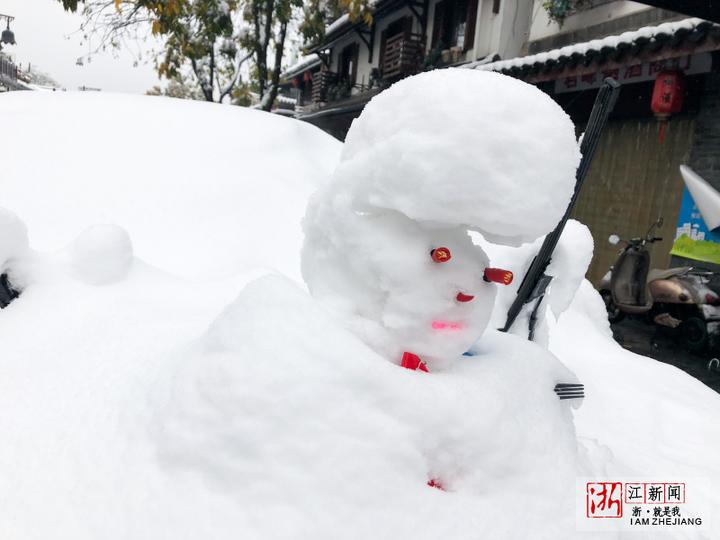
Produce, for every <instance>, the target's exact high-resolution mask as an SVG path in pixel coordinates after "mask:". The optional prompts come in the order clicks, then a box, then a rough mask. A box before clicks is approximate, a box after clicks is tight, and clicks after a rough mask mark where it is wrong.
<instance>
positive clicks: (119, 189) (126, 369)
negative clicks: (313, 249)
mask: <svg viewBox="0 0 720 540" xmlns="http://www.w3.org/2000/svg"><path fill="white" fill-rule="evenodd" d="M0 112H2V118H3V126H4V129H3V130H2V133H0V148H2V149H3V156H4V157H3V177H2V188H3V189H2V191H3V193H2V199H1V201H0V206H2V207H5V208H7V209H8V210H10V211H12V212H14V213H15V214H17V216H18V218H17V219H18V220H21V221H22V222H24V223H25V224H26V225H27V233H28V236H29V245H30V248H28V247H27V244H26V239H25V237H24V230H23V227H22V225H21V223H20V222H19V221H18V220H16V218H14V217H13V216H12V215H11V214H8V213H7V212H5V211H3V212H2V213H0V266H2V267H3V268H8V269H9V271H10V273H11V276H12V277H13V279H14V281H15V282H16V283H18V284H19V285H21V286H22V287H23V289H24V290H23V294H22V296H21V298H20V299H19V300H17V301H15V302H14V303H12V304H11V305H10V306H9V307H8V308H7V309H5V310H2V311H0V434H2V444H0V479H1V481H0V509H2V510H1V511H0V538H12V539H22V540H25V539H33V540H34V539H46V538H68V539H69V538H72V539H96V538H104V539H106V538H107V539H113V538H118V539H120V538H123V539H125V538H133V539H140V538H147V539H160V538H168V539H171V538H172V539H181V538H187V539H196V538H212V539H220V538H238V537H240V538H264V539H265V538H268V539H269V538H272V539H275V538H328V539H335V538H358V539H360V538H363V539H364V538H388V539H390V538H393V539H397V538H441V537H442V538H453V539H455V538H458V539H460V538H473V539H474V538H498V539H525V538H553V539H556V538H569V537H576V536H577V537H579V538H586V537H592V536H589V533H584V532H582V533H580V532H576V529H575V512H576V509H575V503H576V500H577V493H576V491H575V481H576V478H577V477H578V476H580V475H587V476H603V475H606V476H607V477H610V478H613V477H617V478H620V477H623V478H626V477H628V476H629V477H636V478H637V477H642V478H644V479H646V478H648V477H651V478H654V479H655V481H665V482H668V481H684V480H685V479H688V482H690V479H696V478H698V477H700V478H705V479H707V480H708V481H709V487H708V488H704V487H703V488H698V490H697V491H695V492H692V493H690V492H689V493H688V498H694V499H695V500H696V501H697V502H699V503H701V507H702V508H701V510H700V511H701V512H705V513H703V514H702V515H703V517H704V519H705V520H706V521H707V522H710V523H709V527H706V528H705V529H703V530H702V531H699V532H695V531H694V530H692V529H691V528H685V529H683V530H682V532H674V531H675V530H676V529H672V530H671V531H673V532H671V537H675V538H703V537H704V538H717V537H718V536H719V535H720V529H719V528H718V524H717V523H712V515H711V513H710V512H708V510H707V508H710V509H713V508H714V509H717V508H718V507H720V496H718V494H717V493H716V491H714V490H713V489H710V488H712V484H713V483H715V484H717V482H720V464H719V463H718V461H717V455H718V451H719V450H720V422H718V420H717V419H718V418H720V398H719V397H718V396H717V394H715V393H714V392H712V391H711V390H709V389H708V388H706V387H705V386H703V385H702V384H701V383H699V382H697V381H695V380H694V379H692V378H690V377H689V376H687V375H685V374H684V373H682V372H681V371H679V370H677V369H675V368H672V367H670V366H667V365H665V364H660V363H657V362H655V361H653V360H651V359H647V358H643V357H640V356H637V355H635V354H632V353H630V352H627V351H624V350H623V349H621V348H620V347H619V346H618V345H617V344H616V343H615V342H614V341H613V340H612V338H611V336H610V332H609V327H608V324H607V322H606V321H605V320H604V307H603V305H602V301H601V300H600V298H599V296H598V295H597V294H596V293H595V292H594V291H593V290H592V288H591V287H590V285H589V284H588V283H587V282H584V283H582V285H581V287H580V290H579V291H578V292H577V294H575V295H574V298H573V295H572V291H574V289H575V286H576V285H574V284H573V283H574V282H573V279H575V277H576V276H574V275H573V273H572V272H571V273H570V274H571V275H570V278H569V279H568V281H566V282H562V281H559V283H565V286H563V287H562V289H557V290H558V291H560V292H559V293H557V296H556V297H555V298H554V299H553V297H551V299H550V304H551V305H550V307H551V308H557V307H558V306H560V307H559V308H558V309H557V312H562V311H563V309H561V308H564V307H565V306H564V305H562V304H563V303H564V302H563V299H566V300H567V302H570V305H569V307H568V308H567V310H565V311H564V312H563V313H562V314H561V315H560V317H559V319H558V320H557V322H556V321H554V319H553V317H552V315H548V319H549V320H548V322H547V327H548V332H547V334H548V336H549V342H550V350H551V351H552V352H553V353H555V355H557V357H559V359H560V360H561V361H562V362H563V364H564V365H565V366H566V367H563V366H561V365H559V364H558V362H557V360H556V359H555V358H554V357H553V356H552V354H550V353H548V352H547V351H545V350H544V349H542V348H541V347H539V346H537V345H535V344H532V343H529V342H527V341H526V340H525V339H523V338H522V337H521V336H516V335H505V334H502V333H499V332H497V331H494V330H489V331H488V332H487V333H486V334H485V336H484V337H483V339H482V340H481V341H480V342H479V343H478V344H477V345H476V346H475V347H474V349H473V352H474V353H475V354H476V356H469V357H463V361H461V362H455V363H453V364H451V365H450V366H447V367H446V368H445V369H443V370H442V371H440V372H437V373H431V374H426V373H422V372H419V371H410V370H405V369H401V368H399V367H397V366H396V365H394V364H393V363H391V362H388V361H387V360H386V359H385V358H383V357H381V356H380V355H378V353H377V352H375V351H373V350H371V349H370V348H369V347H368V346H367V345H366V344H365V343H363V342H362V341H360V339H358V337H356V335H355V334H353V333H351V332H350V331H348V330H347V329H346V328H345V327H343V325H342V324H340V322H339V321H338V320H337V319H336V317H335V316H334V315H333V313H332V312H331V311H329V310H328V308H327V306H325V305H324V304H321V303H319V302H317V301H316V300H315V299H313V298H312V297H311V296H310V295H309V294H308V293H307V292H306V291H305V288H304V285H303V284H302V282H301V281H300V278H299V276H300V272H299V270H300V246H301V242H302V233H301V229H300V220H301V217H302V216H303V215H304V213H305V208H306V205H307V202H308V198H309V196H310V193H311V192H313V191H314V190H315V189H316V188H318V187H320V186H321V185H324V184H326V182H328V177H329V175H330V173H331V172H332V170H333V169H334V167H335V165H336V163H337V161H338V159H339V156H340V151H341V148H340V146H341V145H340V144H339V143H337V142H336V141H334V140H333V139H331V138H330V137H329V136H327V135H325V134H323V133H322V132H320V131H319V130H316V129H315V128H313V127H311V126H309V125H307V124H303V123H299V122H297V121H295V120H292V119H287V118H281V117H278V116H273V115H269V114H265V113H261V112H257V111H250V110H244V109H239V108H231V107H223V106H219V105H208V104H199V103H192V102H184V101H175V100H170V99H166V98H158V97H145V98H141V97H133V98H131V97H124V96H113V95H90V94H82V95H74V94H32V93H16V94H14V95H4V96H0ZM98 224H99V226H93V225H98ZM584 239H585V237H584V236H583V232H582V227H581V226H580V225H577V224H576V225H571V232H570V234H569V236H568V238H567V239H565V240H564V243H563V245H564V246H565V247H566V248H567V249H568V251H567V252H566V253H562V254H561V259H560V261H562V262H567V263H568V264H569V263H570V262H572V264H573V265H575V266H582V265H583V264H587V262H583V261H582V260H574V261H573V260H572V255H573V253H574V252H573V250H571V249H570V248H571V247H573V246H575V245H576V244H577V245H582V244H583V242H584V241H585V240H584ZM585 247H586V248H587V247H588V246H585ZM529 249H531V248H530V247H528V245H525V246H522V247H520V248H517V249H515V248H497V247H496V248H493V247H492V246H490V245H487V246H486V251H487V252H488V254H489V256H490V260H491V263H492V264H496V263H497V264H496V265H497V266H503V267H505V268H508V269H510V270H513V271H514V272H515V274H516V276H520V275H522V267H521V265H522V264H525V263H526V261H527V254H528V253H529ZM580 251H581V253H580V255H578V257H579V259H582V258H583V256H584V255H583V253H582V250H580ZM584 253H585V254H586V253H587V249H586V250H585V252H584ZM100 261H102V262H100ZM551 270H552V269H551ZM561 270H562V269H561V268H556V269H555V271H556V272H557V273H558V274H560V272H561ZM268 273H270V275H266V274H268ZM576 273H577V272H576ZM283 275H284V276H283ZM260 276H264V277H261V278H260V279H256V278H258V277H260ZM285 276H287V277H285ZM567 283H570V284H569V285H568V284H567ZM516 285H517V283H516ZM568 290H569V291H571V293H570V294H569V295H568V294H564V293H563V291H568ZM512 292H513V289H511V288H506V289H505V290H503V291H502V292H501V294H500V296H499V298H498V301H497V303H496V308H495V311H494V312H493V314H492V320H491V328H494V327H496V326H497V321H498V320H500V319H501V318H502V311H503V309H504V307H505V306H506V305H507V301H508V300H509V299H510V298H511V295H512ZM567 302H565V303H567ZM570 371H572V372H574V375H575V376H577V377H578V378H579V379H580V380H581V381H582V382H583V383H584V384H585V385H586V388H587V397H586V399H585V400H584V402H583V404H582V406H581V407H580V408H578V409H574V410H573V409H571V407H570V406H569V405H568V403H567V402H560V401H558V400H557V398H556V397H555V395H554V394H553V393H552V391H551V388H552V385H553V384H554V382H556V380H557V377H558V376H562V377H571V376H573V375H572V373H571V372H570ZM429 480H435V481H437V482H438V483H441V484H442V486H443V488H444V490H440V489H436V488H433V487H429V486H428V485H427V482H428V481H429ZM688 485H691V484H688ZM601 537H602V538H605V537H613V535H612V534H610V535H609V536H608V535H604V536H601ZM643 537H646V538H656V537H658V533H656V532H652V531H651V532H648V533H647V536H645V535H643V533H630V534H629V538H643Z"/></svg>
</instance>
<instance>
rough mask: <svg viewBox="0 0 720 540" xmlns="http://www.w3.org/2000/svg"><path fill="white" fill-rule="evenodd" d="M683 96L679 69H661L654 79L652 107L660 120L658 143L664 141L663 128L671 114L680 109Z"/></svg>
mask: <svg viewBox="0 0 720 540" xmlns="http://www.w3.org/2000/svg"><path fill="white" fill-rule="evenodd" d="M684 97H685V78H684V77H683V74H682V72H680V71H661V72H660V73H658V76H657V78H656V79H655V87H654V88H653V95H652V102H651V104H650V107H651V108H652V111H653V113H655V116H656V117H657V118H658V120H660V144H662V143H663V142H665V129H666V128H667V122H668V119H669V118H670V116H671V115H673V114H677V113H679V112H680V111H682V106H683V98H684Z"/></svg>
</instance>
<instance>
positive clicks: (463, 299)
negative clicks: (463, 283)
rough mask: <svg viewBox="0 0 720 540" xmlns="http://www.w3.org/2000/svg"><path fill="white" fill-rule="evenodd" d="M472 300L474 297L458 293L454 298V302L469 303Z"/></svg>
mask: <svg viewBox="0 0 720 540" xmlns="http://www.w3.org/2000/svg"><path fill="white" fill-rule="evenodd" d="M474 298H475V297H474V296H472V295H469V294H464V293H461V292H459V293H458V294H457V296H456V297H455V300H457V301H458V302H470V301H471V300H472V299H474Z"/></svg>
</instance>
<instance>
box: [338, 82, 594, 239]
mask: <svg viewBox="0 0 720 540" xmlns="http://www.w3.org/2000/svg"><path fill="white" fill-rule="evenodd" d="M579 162H580V152H579V149H578V145H577V141H576V139H575V132H574V127H573V123H572V121H571V120H570V118H569V117H568V116H567V114H565V112H563V110H562V109H561V108H560V106H559V105H557V104H556V103H555V102H554V101H553V100H552V99H551V98H550V97H548V96H547V95H546V94H544V93H543V92H541V91H540V90H538V89H537V88H535V87H534V86H531V85H529V84H526V83H524V82H521V81H519V80H516V79H513V78H511V77H507V76H504V75H500V74H497V73H492V72H481V71H477V70H469V69H444V70H435V71H430V72H427V73H422V74H420V75H416V76H414V77H409V78H407V79H403V80H402V81H400V82H398V83H396V84H394V85H393V86H392V87H390V88H389V89H388V90H385V91H384V92H382V93H380V94H378V95H377V96H376V97H374V98H373V99H372V100H371V101H370V102H369V103H368V104H367V105H366V106H365V109H364V110H363V112H362V114H361V115H360V117H359V118H358V119H356V120H355V121H354V122H353V124H352V127H351V128H350V131H349V133H348V136H347V140H346V142H345V146H344V149H343V153H342V157H341V162H340V164H339V166H338V168H337V170H336V178H337V179H338V180H339V181H342V182H344V183H345V184H347V185H348V189H351V190H352V191H353V197H354V199H355V201H356V204H357V205H358V207H360V208H362V207H363V206H369V207H373V208H385V209H393V210H397V211H399V212H402V213H403V214H405V215H406V216H408V217H409V218H411V219H414V220H418V221H423V222H435V223H444V224H453V225H465V226H467V227H469V228H473V229H477V230H479V231H480V232H481V233H482V234H483V235H485V236H486V237H487V238H489V239H496V240H502V241H504V242H512V243H515V244H518V243H520V242H527V241H532V240H534V239H536V238H538V237H539V236H542V235H543V234H546V233H547V232H549V231H550V230H552V229H553V228H554V227H555V225H557V223H558V221H559V220H560V218H561V217H562V215H563V213H564V212H565V209H566V208H567V205H568V203H569V201H570V197H571V195H572V191H573V186H574V183H575V170H576V169H577V166H578V164H579Z"/></svg>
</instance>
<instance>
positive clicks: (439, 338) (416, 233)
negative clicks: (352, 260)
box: [356, 214, 497, 363]
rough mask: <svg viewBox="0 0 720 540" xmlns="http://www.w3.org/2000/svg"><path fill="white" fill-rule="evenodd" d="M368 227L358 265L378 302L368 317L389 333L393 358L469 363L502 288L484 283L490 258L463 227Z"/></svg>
mask: <svg viewBox="0 0 720 540" xmlns="http://www.w3.org/2000/svg"><path fill="white" fill-rule="evenodd" d="M365 219H366V220H367V222H366V223H365V226H364V227H362V228H363V229H364V232H365V234H363V238H364V239H365V240H366V242H367V244H366V246H363V247H364V248H365V249H362V248H361V249H362V250H363V251H365V253H366V255H365V256H361V257H358V258H357V259H356V262H357V263H359V264H362V265H363V266H365V269H364V271H363V272H362V274H363V275H365V276H366V277H367V278H368V283H367V288H368V289H373V292H374V294H373V295H368V305H367V306H365V307H366V308H367V310H366V311H365V310H363V311H365V313H363V315H364V316H365V317H367V318H375V319H376V320H377V322H378V323H379V324H380V325H381V326H382V328H383V329H384V331H385V333H386V340H387V345H386V347H385V349H386V354H388V355H391V357H393V358H399V357H400V356H401V355H402V353H403V352H405V351H407V352H412V353H413V354H417V355H419V356H420V357H421V358H423V360H429V361H430V362H431V363H432V362H433V360H440V359H450V358H455V357H458V356H460V355H462V353H464V352H465V351H467V350H468V348H470V346H471V345H472V344H473V343H474V342H475V341H476V340H477V339H478V338H479V337H480V336H481V335H482V333H483V331H484V330H485V327H486V326H487V323H488V321H489V318H490V314H491V312H492V309H493V305H494V302H495V294H496V287H497V285H495V284H494V283H489V282H487V281H486V280H485V279H484V273H485V270H486V269H487V268H488V257H487V255H486V254H485V253H484V252H483V250H482V249H481V248H480V247H479V246H476V245H474V244H473V243H472V240H471V239H470V236H469V235H468V233H467V230H466V229H464V228H462V227H452V228H443V229H427V228H424V227H422V226H420V225H419V224H417V223H416V222H414V221H412V220H409V219H408V218H406V217H404V216H402V215H400V214H387V215H381V216H377V215H376V216H372V217H366V218H365ZM363 243H365V242H363ZM370 246H372V247H370ZM356 271H357V267H356ZM378 296H379V298H380V299H381V300H380V301H379V302H378ZM361 302H364V301H363V300H361Z"/></svg>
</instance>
